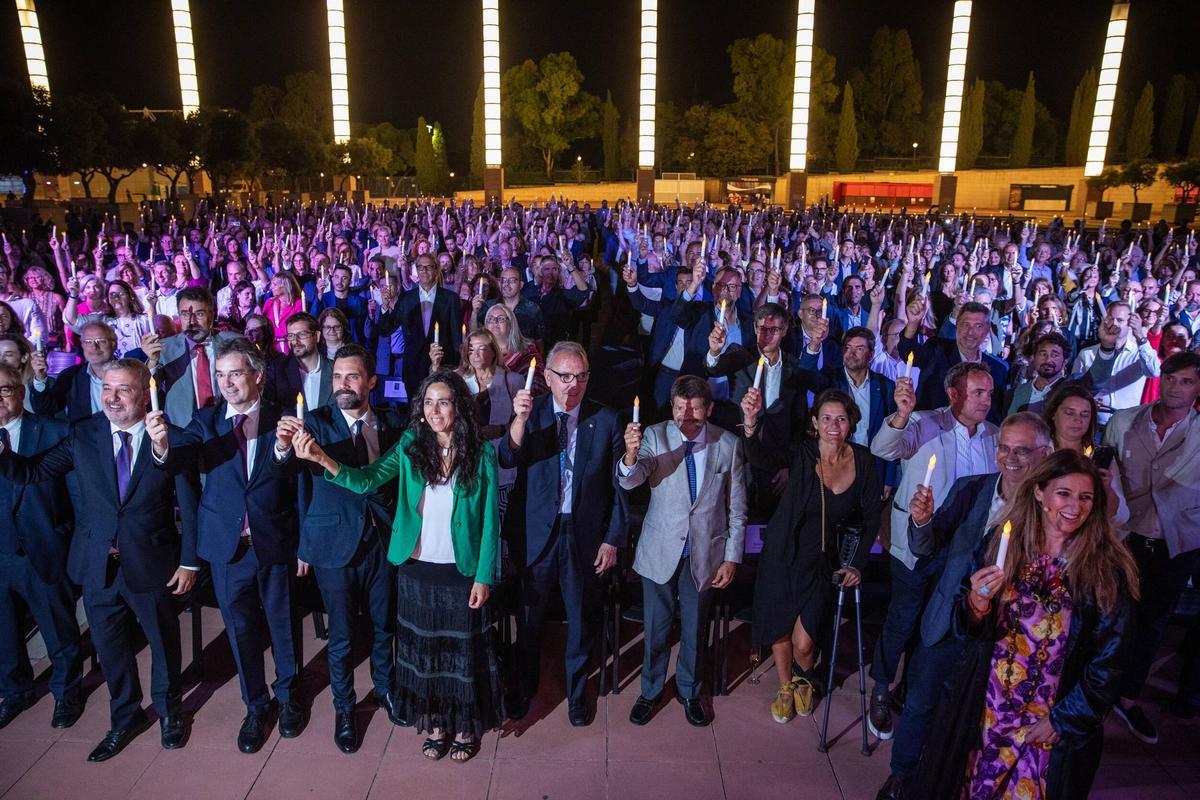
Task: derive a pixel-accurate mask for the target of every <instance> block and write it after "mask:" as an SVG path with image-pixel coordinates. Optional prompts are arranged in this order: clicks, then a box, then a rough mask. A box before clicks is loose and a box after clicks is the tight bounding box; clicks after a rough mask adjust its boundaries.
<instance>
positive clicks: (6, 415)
mask: <svg viewBox="0 0 1200 800" xmlns="http://www.w3.org/2000/svg"><path fill="white" fill-rule="evenodd" d="M24 402H25V387H24V386H23V385H22V383H21V373H20V372H18V371H17V370H16V369H15V368H13V367H11V366H9V365H7V364H0V445H2V446H3V447H4V448H5V449H9V448H11V449H12V450H14V451H15V452H16V453H17V454H18V455H23V456H30V455H33V454H34V453H40V452H42V451H44V450H49V449H50V448H51V447H53V446H54V445H56V444H58V443H59V442H61V441H62V440H63V439H64V438H65V437H66V435H67V423H65V422H62V421H60V420H54V419H47V418H46V417H42V416H38V415H37V414H26V413H24ZM73 528H74V520H73V517H72V513H71V501H70V498H69V497H68V496H67V486H66V482H65V481H63V480H61V479H59V480H53V481H46V482H43V483H35V484H32V485H30V486H24V485H20V484H17V483H13V482H12V481H10V480H6V479H4V478H0V728H3V727H4V726H5V725H7V724H8V723H10V722H12V721H13V719H15V718H16V716H17V715H18V714H20V713H21V712H22V711H24V710H25V709H26V708H28V707H29V706H31V705H33V702H34V689H33V677H34V676H33V669H32V668H31V667H30V664H29V652H28V651H27V650H26V648H25V636H24V634H25V631H24V630H23V627H22V624H21V622H22V618H23V615H22V614H21V613H20V607H21V604H24V605H25V606H26V607H27V608H28V609H29V611H30V612H31V613H32V614H33V618H34V620H35V621H36V622H37V625H38V628H39V629H40V630H41V632H42V638H43V639H44V640H45V642H46V652H47V654H48V655H49V656H50V661H51V664H52V665H53V671H52V672H51V673H50V692H51V693H52V694H53V695H54V715H53V717H52V718H51V722H50V724H51V725H52V726H53V727H55V728H69V727H71V726H72V725H74V724H75V722H76V720H78V719H79V715H80V714H81V713H83V700H82V699H81V698H80V696H79V679H80V655H79V624H78V623H77V622H76V621H75V593H74V590H73V589H72V588H71V584H70V581H68V580H67V549H68V547H69V546H70V543H71V531H72V529H73Z"/></svg>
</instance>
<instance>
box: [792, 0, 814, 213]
mask: <svg viewBox="0 0 1200 800" xmlns="http://www.w3.org/2000/svg"><path fill="white" fill-rule="evenodd" d="M815 19H816V0H799V4H798V5H797V7H796V73H795V76H794V78H793V80H792V138H791V147H790V152H789V157H788V191H787V198H788V203H787V204H788V206H789V207H790V208H803V207H804V205H805V198H806V195H807V192H808V173H807V172H806V170H807V169H808V118H809V100H810V92H811V88H812V60H813V22H814V21H815Z"/></svg>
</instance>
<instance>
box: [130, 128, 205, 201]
mask: <svg viewBox="0 0 1200 800" xmlns="http://www.w3.org/2000/svg"><path fill="white" fill-rule="evenodd" d="M148 133H150V134H151V145H150V149H149V151H143V153H142V158H144V159H146V161H149V162H151V163H153V164H155V170H156V171H157V172H159V173H161V174H162V175H163V176H164V177H166V179H167V181H168V183H169V184H170V187H171V188H170V197H171V199H176V198H178V197H179V181H180V179H181V178H182V177H183V176H184V175H187V176H188V182H189V183H192V182H193V176H194V175H195V174H196V173H197V172H198V171H199V164H200V145H201V142H202V137H203V135H204V131H203V130H202V128H201V126H200V117H199V115H198V114H196V113H192V114H190V115H188V116H187V117H184V116H183V115H182V114H175V113H159V114H156V115H155V117H154V119H153V120H152V122H151V124H150V128H149V130H148Z"/></svg>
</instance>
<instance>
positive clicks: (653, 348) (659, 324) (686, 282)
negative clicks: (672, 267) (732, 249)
mask: <svg viewBox="0 0 1200 800" xmlns="http://www.w3.org/2000/svg"><path fill="white" fill-rule="evenodd" d="M621 274H622V276H623V278H624V281H625V287H626V290H627V293H628V297H629V304H630V305H631V306H633V310H634V311H637V312H638V313H639V314H646V315H648V316H651V317H653V318H654V325H653V326H652V327H651V328H650V347H649V349H648V350H647V351H646V369H647V371H648V372H650V373H652V374H653V376H654V377H653V381H654V382H653V388H652V390H651V391H652V394H653V398H654V404H653V405H654V407H653V408H647V409H646V411H647V412H649V414H648V415H647V419H646V421H647V422H650V421H651V419H657V418H658V417H661V416H663V415H665V414H666V413H667V412H668V410H669V409H670V403H671V385H672V384H673V383H674V382H675V379H676V378H678V377H679V370H680V369H682V368H683V356H684V337H685V335H686V331H684V329H683V328H681V327H679V326H678V325H676V324H675V317H674V314H673V309H674V306H675V304H674V303H672V302H668V301H667V300H665V299H660V300H651V299H650V298H648V297H646V295H644V294H642V287H641V285H640V284H639V282H638V277H637V272H636V271H635V270H634V269H633V268H632V267H625V270H624V271H623V272H622V273H621ZM691 280H692V278H691V273H690V272H688V271H687V270H677V271H676V272H675V289H676V295H679V294H682V293H683V292H685V291H687V288H688V286H690V285H691ZM655 291H658V292H662V290H661V289H656V290H655ZM664 297H665V295H664ZM646 405H650V404H649V403H647V404H646ZM643 413H645V412H643Z"/></svg>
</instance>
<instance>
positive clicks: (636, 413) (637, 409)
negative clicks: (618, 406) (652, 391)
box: [633, 397, 642, 425]
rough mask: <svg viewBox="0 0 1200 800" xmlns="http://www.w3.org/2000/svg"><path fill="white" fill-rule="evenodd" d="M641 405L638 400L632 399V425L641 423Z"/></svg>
mask: <svg viewBox="0 0 1200 800" xmlns="http://www.w3.org/2000/svg"><path fill="white" fill-rule="evenodd" d="M641 412H642V403H641V401H640V400H639V399H638V398H636V397H635V398H633V424H634V425H637V424H639V423H640V422H641V416H642V414H641Z"/></svg>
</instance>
